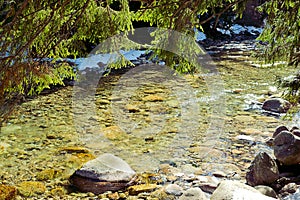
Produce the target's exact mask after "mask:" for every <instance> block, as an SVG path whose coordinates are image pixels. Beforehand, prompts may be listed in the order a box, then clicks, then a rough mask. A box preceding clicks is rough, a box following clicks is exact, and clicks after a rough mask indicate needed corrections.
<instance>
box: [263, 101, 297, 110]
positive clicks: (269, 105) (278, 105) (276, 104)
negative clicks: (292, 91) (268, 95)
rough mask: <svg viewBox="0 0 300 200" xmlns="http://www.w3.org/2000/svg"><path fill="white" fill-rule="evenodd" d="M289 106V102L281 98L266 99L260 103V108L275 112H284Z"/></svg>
mask: <svg viewBox="0 0 300 200" xmlns="http://www.w3.org/2000/svg"><path fill="white" fill-rule="evenodd" d="M290 107H291V104H290V103H289V102H288V101H286V100H284V99H281V98H273V99H268V100H266V101H265V102H264V103H263V105H262V109H264V110H267V111H271V112H275V113H286V112H287V111H288V110H289V109H290Z"/></svg>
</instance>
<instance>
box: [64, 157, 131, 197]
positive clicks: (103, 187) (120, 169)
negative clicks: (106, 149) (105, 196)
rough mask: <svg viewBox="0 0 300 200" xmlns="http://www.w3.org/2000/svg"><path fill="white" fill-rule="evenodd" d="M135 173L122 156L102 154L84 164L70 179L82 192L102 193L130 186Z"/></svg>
mask: <svg viewBox="0 0 300 200" xmlns="http://www.w3.org/2000/svg"><path fill="white" fill-rule="evenodd" d="M135 175H136V172H135V171H134V170H132V169H131V167H130V166H129V165H128V164H127V163H126V162H125V161H124V160H122V159H121V158H119V157H116V156H114V155H112V154H102V155H100V156H99V157H97V158H96V159H94V160H91V161H89V162H87V163H86V164H84V165H83V166H82V168H81V169H79V170H77V171H76V172H75V173H74V174H73V175H72V176H71V177H70V181H71V183H72V184H73V185H74V186H75V187H76V188H78V190H80V191H82V192H93V193H95V194H100V193H103V192H106V191H117V190H122V189H124V188H125V187H127V186H130V185H131V184H132V183H133V182H134V177H135Z"/></svg>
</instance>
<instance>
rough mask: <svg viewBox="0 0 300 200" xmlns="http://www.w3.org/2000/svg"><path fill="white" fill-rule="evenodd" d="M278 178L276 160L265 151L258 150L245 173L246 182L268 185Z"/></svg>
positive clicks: (254, 184)
mask: <svg viewBox="0 0 300 200" xmlns="http://www.w3.org/2000/svg"><path fill="white" fill-rule="evenodd" d="M278 178H279V171H278V166H277V164H276V161H275V160H274V159H273V158H271V156H269V155H268V154H267V153H265V152H260V153H258V154H257V155H256V157H255V158H254V160H253V161H252V163H251V166H250V167H249V171H248V172H247V174H246V180H247V184H249V185H251V186H256V185H270V184H272V183H274V181H276V180H277V179H278Z"/></svg>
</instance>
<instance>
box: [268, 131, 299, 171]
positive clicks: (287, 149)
mask: <svg viewBox="0 0 300 200" xmlns="http://www.w3.org/2000/svg"><path fill="white" fill-rule="evenodd" d="M273 149H274V155H275V157H276V158H277V159H278V160H279V162H281V163H282V164H283V165H296V164H299V163H300V137H299V136H296V135H294V134H293V133H291V132H289V131H281V132H280V133H279V134H278V135H276V137H275V138H274V140H273Z"/></svg>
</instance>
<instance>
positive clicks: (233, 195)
mask: <svg viewBox="0 0 300 200" xmlns="http://www.w3.org/2000/svg"><path fill="white" fill-rule="evenodd" d="M210 199H211V200H275V199H274V198H271V197H268V196H265V195H263V194H261V193H260V192H259V191H257V190H256V189H254V188H252V187H250V186H248V185H246V184H243V183H240V182H239V181H229V180H226V181H222V182H221V183H220V185H219V186H218V187H217V189H216V190H215V191H214V193H213V194H212V195H211V198H210Z"/></svg>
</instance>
